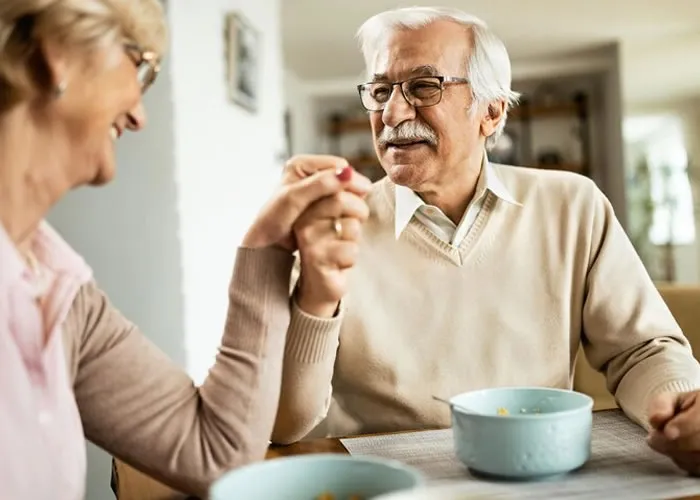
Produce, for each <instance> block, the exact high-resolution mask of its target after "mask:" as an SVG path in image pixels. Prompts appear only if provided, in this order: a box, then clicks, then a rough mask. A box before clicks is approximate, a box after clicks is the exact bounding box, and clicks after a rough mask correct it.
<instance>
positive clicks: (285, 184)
mask: <svg viewBox="0 0 700 500" xmlns="http://www.w3.org/2000/svg"><path fill="white" fill-rule="evenodd" d="M370 188H371V182H370V181H369V180H368V179H367V178H366V177H364V176H362V175H360V174H358V173H357V172H354V171H353V170H352V168H351V167H350V166H349V165H348V162H347V160H345V159H343V158H339V157H337V156H324V155H302V156H295V157H294V158H292V159H291V160H289V161H288V162H287V165H286V166H285V169H284V175H283V179H282V186H281V187H280V189H279V190H278V191H277V192H276V193H275V195H274V196H273V197H272V199H271V200H270V201H268V203H267V204H266V205H265V206H264V207H263V209H262V210H261V211H260V213H259V214H258V216H257V218H256V219H255V222H254V223H253V225H252V226H251V228H250V229H249V230H248V233H247V234H246V236H245V237H244V238H243V243H242V245H243V246H244V247H246V248H264V247H270V246H278V247H281V248H284V249H286V250H289V251H294V250H296V249H297V242H296V238H295V235H294V232H293V227H294V225H295V224H296V222H297V220H298V219H299V217H300V216H301V215H302V214H303V213H304V212H305V211H306V210H307V209H308V208H309V207H311V206H312V205H313V204H314V203H315V202H317V201H319V200H321V199H324V198H328V197H333V196H335V195H339V194H340V193H342V192H347V193H352V194H353V195H354V196H356V197H364V196H365V195H366V194H367V193H368V192H369V190H370Z"/></svg>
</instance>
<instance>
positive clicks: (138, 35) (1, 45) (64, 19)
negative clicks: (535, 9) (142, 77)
mask: <svg viewBox="0 0 700 500" xmlns="http://www.w3.org/2000/svg"><path fill="white" fill-rule="evenodd" d="M49 36H50V37H52V38H53V39H55V40H57V41H58V42H60V43H65V44H66V45H67V46H69V47H76V48H84V49H86V50H88V51H89V50H91V49H97V48H99V47H100V46H105V45H108V44H110V43H115V42H118V41H120V40H121V39H125V40H129V41H131V42H134V43H137V44H138V45H140V46H141V47H143V48H144V49H147V50H152V51H154V52H156V53H157V54H163V52H164V51H165V46H166V43H167V41H166V26H165V17H164V13H163V8H162V7H161V5H160V2H159V1H158V0H0V113H2V112H4V111H6V110H8V109H9V108H11V107H12V106H14V105H15V104H17V103H18V102H20V101H22V100H24V99H27V98H28V97H29V96H31V95H32V94H33V93H35V92H36V91H37V89H40V90H41V89H42V87H44V89H45V88H46V86H47V85H51V82H48V81H47V72H46V65H45V62H44V60H43V56H42V54H41V51H40V50H39V49H40V46H39V41H40V40H43V39H45V38H46V37H49Z"/></svg>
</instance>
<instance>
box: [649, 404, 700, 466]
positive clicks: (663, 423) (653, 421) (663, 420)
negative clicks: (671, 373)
mask: <svg viewBox="0 0 700 500" xmlns="http://www.w3.org/2000/svg"><path fill="white" fill-rule="evenodd" d="M648 414H649V423H650V425H651V427H652V430H651V431H650V433H649V437H648V438H647V442H648V443H649V446H651V448H652V449H654V450H656V451H657V452H659V453H662V454H664V455H666V456H668V457H669V458H671V460H673V462H674V463H675V464H676V465H677V466H678V467H680V468H681V469H683V470H685V471H686V472H688V473H689V474H690V475H693V476H700V391H691V392H683V393H676V392H667V393H662V394H657V395H656V396H654V397H653V398H652V400H651V403H650V406H649V411H648Z"/></svg>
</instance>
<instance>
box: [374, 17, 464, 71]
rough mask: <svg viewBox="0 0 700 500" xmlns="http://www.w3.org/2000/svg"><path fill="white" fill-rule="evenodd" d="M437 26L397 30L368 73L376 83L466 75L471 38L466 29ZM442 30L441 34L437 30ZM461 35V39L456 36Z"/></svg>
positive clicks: (380, 47) (385, 42)
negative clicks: (452, 74)
mask: <svg viewBox="0 0 700 500" xmlns="http://www.w3.org/2000/svg"><path fill="white" fill-rule="evenodd" d="M449 24H451V26H449V28H450V29H445V26H444V25H442V23H439V24H438V23H435V24H434V25H428V26H426V27H424V28H420V29H417V30H397V31H396V32H394V33H393V34H392V35H391V36H390V37H388V38H387V39H385V40H384V43H383V44H381V46H379V47H378V48H377V49H378V50H377V51H376V52H375V55H374V58H373V60H372V61H371V64H370V67H369V68H368V69H369V73H370V75H374V76H376V77H378V78H377V79H396V78H408V77H411V76H433V75H444V74H446V72H449V73H454V72H455V71H462V72H463V71H464V70H465V69H466V65H465V63H466V57H467V54H468V51H469V45H470V43H469V37H468V36H466V33H465V31H464V27H461V26H456V25H455V24H454V23H449ZM440 27H441V28H442V30H439V29H437V28H440ZM456 32H461V33H458V34H461V35H462V36H455V33H456Z"/></svg>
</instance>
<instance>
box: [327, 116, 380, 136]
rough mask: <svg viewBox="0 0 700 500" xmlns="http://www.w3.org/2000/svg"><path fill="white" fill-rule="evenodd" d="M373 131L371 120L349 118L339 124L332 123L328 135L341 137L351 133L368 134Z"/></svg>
mask: <svg viewBox="0 0 700 500" xmlns="http://www.w3.org/2000/svg"><path fill="white" fill-rule="evenodd" d="M370 130H371V127H370V125H369V118H348V119H345V120H341V121H338V122H331V123H330V125H329V127H328V133H329V134H331V135H341V134H347V133H350V132H368V131H370Z"/></svg>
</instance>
